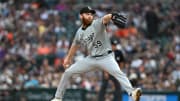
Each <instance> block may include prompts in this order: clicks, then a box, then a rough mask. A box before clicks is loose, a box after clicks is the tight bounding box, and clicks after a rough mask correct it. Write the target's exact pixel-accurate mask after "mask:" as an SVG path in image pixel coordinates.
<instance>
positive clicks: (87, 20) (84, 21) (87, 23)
mask: <svg viewBox="0 0 180 101" xmlns="http://www.w3.org/2000/svg"><path fill="white" fill-rule="evenodd" d="M82 23H83V24H84V25H89V24H91V23H92V20H91V19H86V18H84V17H83V18H82Z"/></svg>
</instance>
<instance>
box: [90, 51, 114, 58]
mask: <svg viewBox="0 0 180 101" xmlns="http://www.w3.org/2000/svg"><path fill="white" fill-rule="evenodd" d="M111 53H112V51H111V50H109V51H107V52H106V53H104V54H102V55H94V56H91V57H93V58H96V57H101V56H106V55H108V54H111Z"/></svg>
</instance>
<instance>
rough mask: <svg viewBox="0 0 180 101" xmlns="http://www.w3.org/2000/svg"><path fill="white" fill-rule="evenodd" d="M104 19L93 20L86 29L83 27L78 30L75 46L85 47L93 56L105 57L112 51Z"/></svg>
mask: <svg viewBox="0 0 180 101" xmlns="http://www.w3.org/2000/svg"><path fill="white" fill-rule="evenodd" d="M102 21H103V20H102V18H98V19H95V20H93V22H92V23H91V25H89V26H88V27H87V28H86V29H83V28H82V26H81V27H80V28H79V29H78V30H77V32H76V35H75V38H74V41H73V44H79V45H81V46H83V47H85V48H86V49H87V51H88V53H89V55H91V56H95V55H103V54H105V53H106V52H107V51H108V50H111V45H110V40H109V37H108V35H107V32H106V26H105V25H104V24H103V22H102Z"/></svg>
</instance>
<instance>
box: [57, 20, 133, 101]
mask: <svg viewBox="0 0 180 101" xmlns="http://www.w3.org/2000/svg"><path fill="white" fill-rule="evenodd" d="M73 44H76V45H79V44H80V45H81V46H83V47H86V48H87V50H88V52H89V56H87V57H86V58H85V59H83V60H80V61H77V62H76V63H74V64H72V65H71V66H70V67H69V68H68V69H67V70H66V71H65V72H64V74H63V75H62V78H61V81H60V83H59V85H58V88H57V91H56V94H55V97H56V98H63V94H64V91H65V89H66V84H67V82H68V80H69V78H70V77H71V76H72V75H73V74H79V73H85V72H88V71H91V70H94V69H96V68H98V69H101V70H105V71H107V72H108V73H110V74H111V75H113V76H114V77H115V78H116V79H117V80H118V81H119V82H120V84H121V86H122V87H123V88H124V89H125V90H126V91H127V93H128V94H130V93H131V92H132V91H133V87H132V85H131V84H130V82H129V80H128V78H127V77H126V75H125V74H124V73H123V72H122V71H121V70H120V68H119V66H118V64H117V63H116V61H115V59H114V55H113V54H111V45H110V41H109V38H108V36H107V33H106V26H105V25H104V24H103V23H102V18H98V19H96V20H94V21H93V22H92V23H91V25H89V26H88V27H87V28H86V29H83V28H82V26H81V27H80V28H79V29H78V31H77V33H76V36H75V38H74V41H73Z"/></svg>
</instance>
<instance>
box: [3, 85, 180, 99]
mask: <svg viewBox="0 0 180 101" xmlns="http://www.w3.org/2000/svg"><path fill="white" fill-rule="evenodd" d="M55 90H56V89H40V88H38V89H34V88H33V89H24V90H0V101H21V100H23V101H50V99H51V98H53V96H54V93H55ZM120 96H121V97H122V101H132V99H131V98H130V97H129V96H128V95H127V94H126V93H125V92H123V93H122V94H120ZM92 98H94V99H92ZM96 98H97V93H95V92H88V91H86V90H84V89H68V90H67V92H66V94H65V98H64V101H92V100H93V101H95V99H96ZM140 101H180V92H168V91H161V92H157V91H143V95H142V97H141V100H140Z"/></svg>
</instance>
